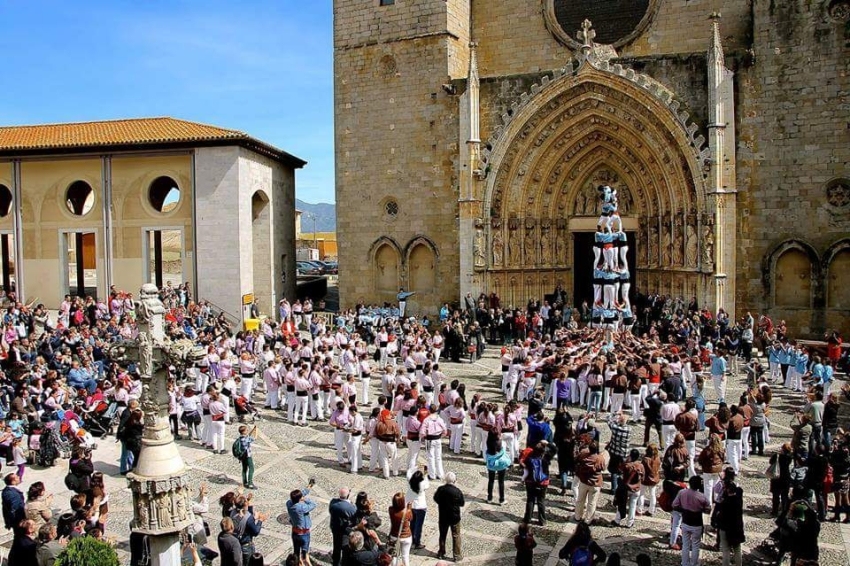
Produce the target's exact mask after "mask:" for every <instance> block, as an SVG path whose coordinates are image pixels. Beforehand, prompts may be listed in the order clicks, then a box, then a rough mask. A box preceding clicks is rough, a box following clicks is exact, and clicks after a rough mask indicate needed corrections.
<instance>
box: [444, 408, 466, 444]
mask: <svg viewBox="0 0 850 566" xmlns="http://www.w3.org/2000/svg"><path fill="white" fill-rule="evenodd" d="M446 416H447V417H448V420H449V431H450V432H451V439H450V440H449V450H451V451H452V452H454V453H455V454H460V447H461V444H462V442H463V424H464V422H465V421H466V411H465V410H464V409H463V399H461V398H460V397H458V398H457V399H455V402H454V405H452V406H451V407H446Z"/></svg>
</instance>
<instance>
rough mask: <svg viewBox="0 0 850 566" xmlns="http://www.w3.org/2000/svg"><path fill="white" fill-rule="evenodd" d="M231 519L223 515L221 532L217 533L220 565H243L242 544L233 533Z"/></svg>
mask: <svg viewBox="0 0 850 566" xmlns="http://www.w3.org/2000/svg"><path fill="white" fill-rule="evenodd" d="M233 529H234V526H233V520H232V519H231V518H230V517H225V518H224V519H222V520H221V532H220V533H218V553H219V555H220V556H221V566H243V564H242V545H241V544H239V539H238V538H236V537H235V536H234V535H233Z"/></svg>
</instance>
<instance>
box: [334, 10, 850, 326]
mask: <svg viewBox="0 0 850 566" xmlns="http://www.w3.org/2000/svg"><path fill="white" fill-rule="evenodd" d="M721 14H722V16H721ZM334 18H335V21H334V49H335V58H334V66H335V119H336V176H337V181H336V187H337V207H338V233H339V241H340V249H339V261H340V273H341V276H340V298H341V301H342V304H343V306H351V305H353V304H355V303H357V302H373V301H389V300H393V298H394V296H395V294H396V293H397V292H398V289H399V288H400V287H404V288H405V289H407V290H411V291H416V293H417V294H416V295H415V296H414V297H413V300H412V304H411V306H412V308H413V309H414V310H416V311H417V312H421V313H424V312H434V311H435V310H436V309H437V308H438V305H439V304H440V303H441V302H446V301H448V302H451V301H457V300H458V299H459V298H460V297H462V296H464V295H465V294H466V293H467V292H469V293H472V294H473V295H477V294H478V293H480V292H482V291H483V292H486V293H488V294H489V293H490V292H496V293H498V295H499V296H500V297H501V299H502V304H503V305H509V304H513V305H520V304H524V303H525V302H526V301H527V300H529V299H532V298H540V299H542V298H543V297H544V296H545V295H546V294H548V293H551V292H552V290H553V289H554V288H555V286H556V285H558V284H560V285H562V286H563V287H564V288H565V289H567V291H568V293H569V294H570V296H571V297H573V300H574V301H576V302H577V303H578V302H581V301H583V300H589V298H590V296H589V287H590V283H589V281H588V274H589V273H590V265H591V263H592V256H591V257H587V251H586V250H587V249H588V246H587V242H588V241H589V240H588V238H591V240H590V241H592V234H593V231H594V228H595V226H596V220H597V218H598V203H597V199H596V191H595V187H596V186H597V185H599V184H608V185H610V186H612V187H614V188H615V189H617V191H618V193H619V199H620V212H621V215H622V218H623V225H624V230H625V231H626V232H627V234H628V237H629V243H630V250H631V252H630V254H631V271H632V278H633V280H634V281H633V286H632V287H633V289H635V290H637V291H640V292H642V293H653V292H660V293H664V294H668V295H673V296H682V297H685V298H686V299H688V298H690V297H693V296H695V297H697V298H698V300H699V302H700V304H703V305H707V306H710V307H712V308H714V309H716V308H720V307H723V308H725V309H726V310H727V311H734V312H736V313H737V314H738V315H740V314H742V313H743V312H744V311H745V310H751V311H752V312H753V313H756V312H758V313H768V314H770V315H771V316H773V317H774V318H776V319H785V320H786V321H787V322H788V324H789V326H790V327H791V328H792V330H793V331H794V332H796V333H803V334H812V333H816V332H820V331H822V330H823V329H825V328H827V327H839V328H842V329H843V330H845V331H848V330H850V327H848V326H850V324H848V322H847V321H848V318H850V317H848V316H847V315H848V314H850V286H847V285H845V284H844V281H843V280H842V279H843V278H842V274H847V273H850V180H848V178H850V166H848V163H850V64H848V60H850V58H848V54H849V53H848V52H850V24H848V20H850V1H848V0H825V1H821V0H784V1H782V2H777V1H773V0H715V1H713V2H693V1H686V0H609V1H607V2H604V3H600V2H594V1H592V0H523V1H520V0H335V2H334Z"/></svg>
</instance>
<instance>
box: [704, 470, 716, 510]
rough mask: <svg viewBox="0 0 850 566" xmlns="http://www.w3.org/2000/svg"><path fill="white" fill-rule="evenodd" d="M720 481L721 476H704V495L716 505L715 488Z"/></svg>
mask: <svg viewBox="0 0 850 566" xmlns="http://www.w3.org/2000/svg"><path fill="white" fill-rule="evenodd" d="M719 481H720V474H702V493H703V495H705V498H706V499H708V502H709V503H711V504H712V505H713V504H714V486H715V485H717V482H719Z"/></svg>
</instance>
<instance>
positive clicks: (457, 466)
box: [4, 348, 850, 566]
mask: <svg viewBox="0 0 850 566" xmlns="http://www.w3.org/2000/svg"><path fill="white" fill-rule="evenodd" d="M498 363H499V360H498V355H497V351H496V350H494V349H492V348H491V349H488V350H486V352H485V355H484V357H483V358H482V359H481V360H480V361H479V362H477V363H475V364H469V363H464V364H452V363H447V364H445V366H444V367H443V370H444V372H445V373H446V375H447V376H448V377H449V378H451V379H455V378H456V379H460V380H461V381H462V382H464V383H466V384H467V391H468V392H469V394H470V395H471V394H473V393H476V392H477V393H482V394H483V396H484V397H485V398H486V399H487V400H492V401H500V400H501V395H500V392H499V382H500V381H501V375H500V374H499V371H498ZM377 381H378V380H373V383H375V382H377ZM743 388H744V379H743V376H741V377H739V378H732V379H730V387H729V389H730V392H729V394H728V397H729V398H730V399H733V398H736V397H737V396H738V395H740V393H741V392H742V391H743ZM373 393H374V394H377V389H375V390H374V391H373ZM710 395H711V394H710V393H709V399H708V401H709V406H708V412H709V414H710V413H711V412H712V411H713V410H714V409H715V408H716V404H714V403H713V402H712V401H713V398H712V397H711V396H710ZM802 403H803V398H802V395H801V394H799V393H788V392H787V390H784V389H778V390H777V393H776V396H775V397H774V402H773V404H772V414H771V416H770V420H771V442H770V444H769V446H767V447H766V450H765V456H764V457H759V456H752V455H751V456H750V459H749V460H748V461H746V462H743V463H742V472H743V473H742V477H741V478H739V484H740V485H741V486H742V487H743V489H744V495H745V502H746V510H745V517H744V524H745V528H746V534H747V541H746V543H745V544H744V563H745V564H767V561H766V557H765V556H764V555H762V554H761V553H759V552H758V551H756V550H755V549H756V548H757V547H759V545H760V544H761V543H762V542H763V541H764V540H765V539H766V538H767V537H768V535H769V533H770V532H771V531H772V530H773V528H774V523H773V521H772V520H771V518H770V493H769V491H768V480H767V479H766V478H765V477H764V471H765V470H766V468H767V467H768V461H767V458H768V455H769V454H770V453H772V452H773V451H775V450H776V449H777V448H778V447H779V446H780V445H781V444H782V443H784V442H788V441H789V440H790V438H791V429H790V428H789V426H788V424H789V421H790V419H791V416H792V413H793V410H794V409H795V408H798V407H800V406H801V405H802ZM257 404H258V406H262V394H260V397H259V399H258V403H257ZM570 412H571V413H572V414H573V416H574V417H575V416H577V415H578V411H577V410H576V409H571V411H570ZM262 413H263V420H261V421H258V422H259V430H260V434H259V439H258V441H257V443H256V444H255V448H256V449H255V452H254V460H255V463H256V474H255V476H254V483H255V484H256V485H257V490H256V492H255V494H254V502H255V508H256V509H257V510H258V511H262V512H265V513H268V514H269V515H270V519H269V520H268V521H267V522H266V523H265V524H264V525H263V530H262V534H261V535H260V536H259V537H257V538H256V539H255V542H256V545H257V548H258V550H260V551H261V552H263V554H264V555H265V557H266V563H267V564H278V563H280V562H281V561H282V560H283V559H284V558H285V557H286V555H287V554H288V553H289V552H290V550H291V547H292V543H291V541H290V536H289V525H288V521H287V519H286V508H285V501H286V499H287V498H288V494H289V492H290V491H291V490H293V489H296V488H300V487H303V486H304V485H306V483H307V481H308V479H309V478H315V479H316V486H315V488H314V490H313V492H312V495H311V497H313V498H314V499H315V500H316V501H317V502H318V503H319V506H318V508H317V510H316V511H315V512H314V514H313V521H314V528H313V544H312V547H313V558H314V560H317V561H318V562H320V563H329V554H330V547H331V535H330V530H329V527H328V516H327V503H328V501H329V500H330V498H331V497H334V496H335V495H336V491H337V490H338V488H340V487H342V486H349V487H350V488H351V489H352V491H353V492H355V493H356V492H358V491H366V492H367V493H368V494H369V496H370V498H371V499H373V500H374V501H375V503H376V510H377V511H378V513H379V514H380V515H381V516H382V518H383V519H384V525H383V526H382V528H381V529H380V533H381V536H382V539H384V540H385V539H386V535H387V529H388V526H387V525H388V524H389V522H388V520H387V518H386V508H387V507H388V506H389V502H390V499H391V497H392V495H393V494H394V493H396V492H399V491H401V492H404V491H406V488H407V485H406V482H405V480H404V479H403V477H398V478H391V479H389V480H385V479H383V478H382V477H380V476H379V475H376V474H371V473H368V472H366V471H363V472H361V473H360V474H359V475H352V474H350V473H348V472H347V470H346V469H344V468H341V467H339V466H338V465H337V463H336V457H335V452H334V448H333V435H332V432H331V428H330V427H329V426H328V425H327V424H326V423H324V422H322V423H318V422H316V423H314V422H311V423H310V426H309V427H296V426H291V425H289V424H287V423H286V422H285V420H284V418H283V415H284V414H285V413H283V412H272V411H267V410H264V411H262ZM549 413H550V416H551V412H549ZM599 428H600V429H601V430H602V434H603V438H602V442H600V445H601V446H604V445H605V443H606V441H607V438H608V432H607V427H605V426H604V424H599ZM633 428H634V430H633V433H632V445H633V446H634V445H635V443H636V442H637V443H639V442H640V441H641V440H642V439H643V436H642V435H643V425H642V424H641V425H634V427H633ZM236 429H237V427H236V425H235V424H234V425H231V426H229V427H228V429H227V440H228V442H231V441H232V440H233V439H234V438H235V435H236V434H237V430H236ZM704 434H705V433H700V436H698V440H701V439H703V438H704ZM184 438H185V437H184ZM523 443H524V440H523ZM178 444H179V446H180V452H181V454H182V456H183V458H184V459H185V460H186V463H187V465H188V466H189V468H190V478H191V481H192V483H193V489H197V487H198V486H200V484H201V483H202V482H206V483H207V485H208V486H209V488H210V490H209V491H210V503H211V510H210V513H209V514H208V515H207V517H206V518H207V520H208V521H209V523H210V526H211V528H212V536H211V537H210V545H211V547H212V548H215V537H216V535H217V532H218V521H219V517H220V513H219V507H218V505H217V499H218V497H219V496H221V495H222V494H223V493H225V492H227V491H230V490H234V489H236V488H237V487H238V486H239V485H240V473H241V467H240V464H239V462H238V461H237V460H236V459H234V458H233V457H232V456H231V455H230V454H229V453H228V454H226V455H212V454H211V453H210V452H209V451H206V450H202V449H200V448H199V445H198V444H197V443H194V442H190V441H187V440H181V441H179V442H178ZM468 445H469V442H468V438H465V439H464V452H463V453H462V454H461V455H460V456H455V455H454V454H451V453H449V451H448V450H444V462H445V468H446V471H452V472H455V473H456V474H457V477H458V482H457V485H458V486H459V487H460V488H461V489H462V490H463V492H464V494H465V495H466V501H467V504H466V507H465V509H464V515H463V521H462V537H463V546H464V557H465V558H464V562H468V563H480V564H493V565H495V564H498V565H510V564H513V563H514V556H515V552H514V545H513V536H514V535H515V534H516V528H517V525H518V522H519V521H520V520H521V518H522V515H523V512H524V509H525V492H524V489H523V486H522V484H521V483H520V481H519V474H518V473H509V475H508V481H507V482H506V488H507V503H506V505H505V506H502V507H499V506H497V505H492V504H488V503H487V502H486V487H487V474H486V470H485V467H484V463H483V461H482V459H481V458H479V457H475V456H473V455H472V454H471V453H470V452H469V451H468V450H467V448H468ZM227 446H229V444H227ZM364 452H365V454H364V457H365V456H366V455H368V454H369V449H368V447H364ZM118 454H119V444H117V443H116V442H115V441H114V438H113V437H111V436H110V437H107V438H103V439H100V442H99V447H98V449H97V450H96V451H95V454H94V462H95V467H96V469H98V470H101V471H103V472H104V474H106V475H107V476H108V477H107V487H108V488H109V493H110V500H109V507H110V512H109V518H108V522H107V536H108V537H110V538H112V539H114V540H115V541H116V542H117V545H118V548H119V549H120V554H121V556H122V559H124V560H125V562H128V561H129V551H128V550H129V545H128V538H129V523H130V520H131V519H132V514H133V513H132V503H131V501H132V499H131V494H130V491H129V489H127V486H126V482H125V480H124V479H123V478H122V477H121V476H120V475H118V466H117V461H118ZM400 456H401V457H402V462H404V461H406V456H407V451H406V450H405V449H401V450H400ZM423 458H424V455H420V462H423ZM403 466H404V464H402V468H403ZM66 469H67V461H66V460H61V461H59V462H57V464H56V466H54V467H53V468H50V469H40V468H32V469H29V470H28V471H27V474H26V477H25V481H24V484H25V485H28V484H29V483H31V482H33V481H37V480H41V481H44V482H45V483H46V485H47V487H48V491H49V492H52V493H54V494H55V502H56V506H57V508H56V509H54V511H55V512H58V511H60V510H62V509H60V507H61V506H65V505H67V502H68V501H69V498H70V496H71V493H70V492H69V491H68V490H67V489H66V488H65V487H64V485H63V483H62V479H63V477H64V475H65V472H66ZM367 469H368V468H367ZM555 469H556V468H555V463H553V473H552V476H553V482H552V483H553V485H552V486H550V488H549V493H548V494H547V503H548V509H547V512H548V522H547V525H546V527H543V528H541V527H539V526H536V525H534V526H533V530H534V533H535V536H536V538H537V541H538V547H537V549H536V550H535V563H536V564H540V565H543V564H546V565H547V566H553V565H554V564H555V563H557V554H558V550H559V549H560V548H561V547H562V546H563V545H564V543H565V542H566V540H567V539H568V538H569V536H570V534H571V533H572V532H573V529H574V527H575V523H574V522H571V521H570V517H571V516H572V512H573V498H572V495H571V494H568V495H567V496H566V497H562V496H560V495H559V491H560V486H556V485H555V484H557V483H558V482H557V481H555V480H554V477H555V475H556V474H555V473H554V471H555ZM609 486H610V484H609V482H608V481H607V478H606V482H605V487H604V488H603V492H602V494H601V495H600V498H599V502H600V506H599V510H598V512H597V516H601V517H602V518H603V519H606V520H611V519H613V518H614V512H615V510H614V507H613V505H612V504H611V500H612V495H611V494H610V491H609ZM435 488H436V485H433V486H432V490H431V491H433V489H435ZM428 497H429V510H428V515H427V517H426V520H425V532H424V534H423V543H424V544H425V545H426V550H422V551H414V552H413V554H412V555H411V559H412V563H413V564H414V565H416V566H419V565H426V564H427V565H430V564H434V563H435V562H436V552H437V509H436V505H435V504H434V503H433V502H432V501H430V497H431V494H430V493H429V495H428ZM592 530H593V534H594V537H595V538H596V540H597V541H598V542H599V543H600V545H601V546H602V547H603V548H604V549H605V550H606V552H608V553H610V552H613V551H616V552H619V553H620V554H621V555H622V557H623V558H624V560H625V563H626V564H630V563H633V562H634V558H635V556H636V555H637V554H639V553H646V554H648V555H650V556H651V558H652V564H653V565H660V566H672V565H674V564H680V562H681V557H680V553H679V552H676V551H672V550H669V549H668V548H667V537H668V536H669V532H670V517H669V515H668V514H667V513H665V512H663V511H661V510H660V509H659V510H658V512H657V513H656V514H655V516H653V517H648V516H646V515H644V516H639V517H638V518H637V520H636V522H635V526H634V528H631V529H624V528H620V527H593V529H592ZM10 540H11V533H10V532H9V533H6V534H5V535H4V542H5V544H4V546H5V547H6V548H8V545H9V542H10ZM714 540H715V539H714V536H713V535H706V536H705V537H704V538H703V544H704V549H703V552H702V555H701V560H702V562H703V563H704V564H720V563H721V559H720V553H719V552H714V551H712V550H706V548H707V546H708V545H713V543H714ZM820 546H821V562H820V563H821V564H822V565H824V566H843V565H845V564H847V563H848V559H847V556H848V552H850V525H844V524H838V523H830V522H825V523H823V524H822V530H821V535H820Z"/></svg>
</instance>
